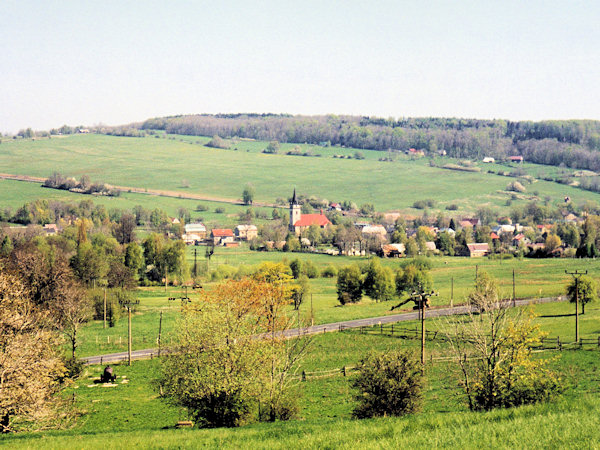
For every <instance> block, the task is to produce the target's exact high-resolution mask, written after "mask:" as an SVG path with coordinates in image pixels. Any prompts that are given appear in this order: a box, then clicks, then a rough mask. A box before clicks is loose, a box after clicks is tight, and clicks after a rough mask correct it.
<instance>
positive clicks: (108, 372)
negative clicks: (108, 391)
mask: <svg viewBox="0 0 600 450" xmlns="http://www.w3.org/2000/svg"><path fill="white" fill-rule="evenodd" d="M116 379H117V376H116V375H115V374H114V373H113V368H112V367H110V366H106V367H105V368H104V373H103V374H102V375H100V382H101V383H110V382H112V381H116Z"/></svg>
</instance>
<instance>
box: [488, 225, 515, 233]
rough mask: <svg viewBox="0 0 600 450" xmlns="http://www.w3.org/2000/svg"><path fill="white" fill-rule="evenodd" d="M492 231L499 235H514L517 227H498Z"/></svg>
mask: <svg viewBox="0 0 600 450" xmlns="http://www.w3.org/2000/svg"><path fill="white" fill-rule="evenodd" d="M492 231H493V232H494V233H497V234H498V235H500V234H504V233H508V234H513V233H514V232H515V227H514V225H498V226H495V227H494V228H492Z"/></svg>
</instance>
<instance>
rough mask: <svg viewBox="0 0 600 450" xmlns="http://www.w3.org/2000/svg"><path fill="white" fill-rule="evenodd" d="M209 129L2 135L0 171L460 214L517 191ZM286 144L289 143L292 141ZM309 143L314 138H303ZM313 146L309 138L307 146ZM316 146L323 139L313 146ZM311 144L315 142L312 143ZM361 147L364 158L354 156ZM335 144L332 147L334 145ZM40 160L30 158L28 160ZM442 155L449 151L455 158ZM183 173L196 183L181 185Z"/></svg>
mask: <svg viewBox="0 0 600 450" xmlns="http://www.w3.org/2000/svg"><path fill="white" fill-rule="evenodd" d="M206 141H207V139H205V138H196V137H189V136H186V137H177V138H175V137H173V139H168V138H159V139H157V138H154V137H144V138H132V137H115V136H105V135H73V136H68V137H64V138H60V139H58V138H52V139H36V140H14V141H6V142H3V143H2V146H1V148H0V165H1V166H2V167H3V171H4V172H7V173H14V174H26V175H32V176H39V177H47V176H49V175H51V174H52V173H53V172H54V171H59V172H61V173H63V174H65V175H68V176H74V177H76V178H78V177H80V176H81V175H83V174H87V175H89V176H90V178H91V179H92V180H93V181H103V182H106V183H109V184H113V185H119V186H131V187H136V188H149V189H160V190H168V191H185V192H190V193H197V194H203V195H211V196H214V197H220V198H227V199H231V200H237V199H240V197H241V193H242V190H243V188H244V186H245V185H246V184H247V183H249V182H250V183H252V184H253V185H254V187H255V190H256V198H255V200H256V201H257V202H265V203H273V202H274V201H275V200H276V199H277V198H284V199H286V198H287V197H288V196H289V195H290V194H291V191H292V189H293V188H294V187H295V188H296V189H297V191H298V192H299V193H302V194H306V195H309V196H310V195H316V196H318V197H320V198H325V199H327V200H329V201H338V202H341V201H343V200H351V201H354V202H355V203H357V204H358V205H361V204H363V203H373V204H374V205H375V207H376V209H377V210H380V211H385V210H398V211H402V212H407V213H412V214H414V213H415V211H418V210H414V209H413V208H412V205H413V203H414V202H415V201H417V200H423V199H435V200H436V205H435V207H434V209H439V210H444V208H445V207H446V206H449V205H451V204H457V205H458V207H459V209H458V211H457V212H456V213H455V214H459V213H469V212H474V211H475V210H476V209H477V208H478V207H480V206H485V205H487V206H491V207H497V208H501V207H504V206H505V205H506V202H507V200H510V199H511V194H510V193H507V192H506V191H505V188H506V186H507V184H508V183H509V182H510V181H511V179H510V178H507V177H504V176H499V175H496V174H488V173H486V172H485V171H481V172H460V171H452V170H445V169H442V168H438V167H432V166H430V164H429V160H427V159H426V158H420V159H412V158H410V157H408V156H405V155H402V154H400V155H397V156H396V160H395V161H393V162H384V161H378V160H377V159H378V158H381V157H384V156H386V155H387V154H386V152H377V151H369V150H356V149H347V148H326V149H325V148H323V149H322V150H319V152H320V153H322V156H321V157H318V158H317V157H301V156H288V155H285V154H284V153H285V151H288V150H291V149H293V148H294V146H293V145H292V144H282V150H281V152H280V154H276V155H271V154H263V153H260V151H261V149H263V148H265V147H266V146H267V143H266V142H259V141H246V140H240V141H238V142H237V143H236V144H235V147H234V148H237V149H238V150H235V149H229V150H225V149H213V148H208V147H205V146H203V145H202V144H204V143H205V142H206ZM288 147H289V148H288ZM300 147H301V149H305V150H309V149H310V148H312V147H315V146H304V145H300ZM309 147H310V148H309ZM312 150H314V151H315V152H316V149H314V148H313V149H312ZM312 150H311V151H312ZM356 151H360V152H361V153H363V155H365V159H363V160H357V159H347V158H344V159H340V158H333V157H331V156H332V155H333V154H336V153H339V154H343V155H345V156H352V155H353V154H354V152H356ZM328 154H329V155H328ZM32 160H35V161H37V163H36V164H35V165H31V163H30V162H31V161H32ZM444 160H448V161H450V159H449V158H445V159H444ZM183 180H186V181H187V183H188V184H189V188H183V187H182V182H183ZM526 187H527V192H528V193H529V194H531V195H529V196H527V197H526V198H525V199H521V200H519V199H515V200H511V201H512V204H513V205H517V204H519V202H521V203H522V204H524V203H526V202H527V201H528V199H529V198H533V197H534V196H533V194H532V193H533V191H535V192H537V194H538V198H540V199H544V198H545V197H548V198H549V199H550V202H551V203H555V204H559V203H560V202H561V201H562V200H563V199H564V197H565V196H569V197H570V198H571V199H572V201H574V202H575V203H579V202H582V201H584V200H591V201H595V202H598V200H599V199H600V195H599V194H595V193H591V192H586V191H582V190H579V189H577V188H574V187H571V186H565V185H560V184H557V183H554V182H546V181H536V182H535V183H533V185H528V186H526Z"/></svg>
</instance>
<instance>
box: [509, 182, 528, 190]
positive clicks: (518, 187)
mask: <svg viewBox="0 0 600 450" xmlns="http://www.w3.org/2000/svg"><path fill="white" fill-rule="evenodd" d="M506 190H507V191H513V192H525V191H526V190H527V189H525V186H523V185H522V184H521V183H519V182H518V181H513V182H512V183H509V184H508V186H506Z"/></svg>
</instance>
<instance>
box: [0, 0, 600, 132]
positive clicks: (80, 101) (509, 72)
mask: <svg viewBox="0 0 600 450" xmlns="http://www.w3.org/2000/svg"><path fill="white" fill-rule="evenodd" d="M599 47H600V2H599V1H595V0H594V1H577V0H561V1H553V0H544V1H534V0H526V1H522V0H520V1H509V0H493V1H487V0H476V1H460V0H447V1H427V0H415V1H400V0H398V1H371V2H367V1H364V0H362V1H353V0H345V1H327V0H316V1H312V0H297V1H291V0H276V1H227V0H214V1H211V2H209V1H200V0H198V1H177V0H169V1H165V0H162V1H150V0H143V1H142V0H139V1H107V0H102V1H91V0H90V1H86V0H77V1H68V0H61V1H53V0H39V1H26V0H1V1H0V50H1V52H2V54H1V56H0V131H4V132H16V131H17V130H18V129H20V128H26V127H32V128H34V129H49V128H52V127H58V126H60V125H62V124H65V123H66V124H69V125H78V124H84V125H95V124H99V123H104V124H110V125H115V124H123V123H128V122H132V121H141V120H144V119H146V118H149V117H156V116H163V115H171V114H185V113H201V112H208V113H217V112H286V113H293V114H324V113H336V114H361V115H376V116H383V117H407V116H451V117H475V118H505V119H512V120H541V119H557V118H563V119H570V118H589V119H600V51H599Z"/></svg>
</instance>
